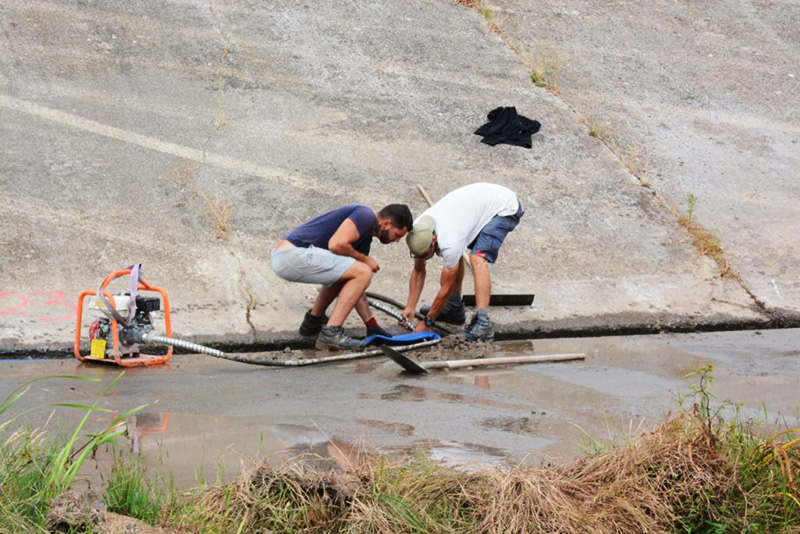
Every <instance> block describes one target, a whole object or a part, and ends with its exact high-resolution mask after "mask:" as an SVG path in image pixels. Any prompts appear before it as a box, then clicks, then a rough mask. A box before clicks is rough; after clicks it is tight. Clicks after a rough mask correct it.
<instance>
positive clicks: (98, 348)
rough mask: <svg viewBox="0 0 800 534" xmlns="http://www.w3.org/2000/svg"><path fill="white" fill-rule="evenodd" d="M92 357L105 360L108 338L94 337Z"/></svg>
mask: <svg viewBox="0 0 800 534" xmlns="http://www.w3.org/2000/svg"><path fill="white" fill-rule="evenodd" d="M89 357H90V358H93V359H95V360H105V358H106V340H105V339H93V340H92V353H91V354H90V355H89Z"/></svg>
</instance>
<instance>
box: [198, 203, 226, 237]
mask: <svg viewBox="0 0 800 534" xmlns="http://www.w3.org/2000/svg"><path fill="white" fill-rule="evenodd" d="M201 196H202V197H203V200H204V201H205V202H206V207H207V208H208V212H209V214H210V215H211V218H212V220H213V222H214V232H215V233H216V235H217V239H228V237H229V236H230V232H231V227H230V221H231V212H232V208H231V199H230V198H229V197H227V196H220V195H214V196H213V197H212V196H211V195H209V194H208V193H201Z"/></svg>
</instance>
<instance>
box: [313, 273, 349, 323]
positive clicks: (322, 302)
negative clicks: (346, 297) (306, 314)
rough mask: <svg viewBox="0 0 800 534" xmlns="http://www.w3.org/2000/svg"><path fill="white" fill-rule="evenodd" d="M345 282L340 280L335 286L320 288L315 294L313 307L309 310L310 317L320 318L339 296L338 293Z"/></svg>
mask: <svg viewBox="0 0 800 534" xmlns="http://www.w3.org/2000/svg"><path fill="white" fill-rule="evenodd" d="M344 283H345V280H344V279H342V278H340V279H339V280H338V281H337V282H336V283H335V284H332V285H330V286H322V289H320V290H319V293H317V298H316V300H315V301H314V306H313V307H312V308H311V315H316V316H317V317H321V316H322V315H324V314H325V312H326V311H328V307H329V306H330V305H331V302H333V300H334V299H335V298H336V297H338V296H339V292H340V291H341V290H342V287H343V286H344Z"/></svg>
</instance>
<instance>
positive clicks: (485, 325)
mask: <svg viewBox="0 0 800 534" xmlns="http://www.w3.org/2000/svg"><path fill="white" fill-rule="evenodd" d="M464 337H465V338H466V340H467V341H494V328H492V321H491V319H489V318H488V317H487V318H485V319H481V318H480V317H478V316H477V315H473V316H472V320H471V321H470V322H469V326H467V329H466V331H465V332H464Z"/></svg>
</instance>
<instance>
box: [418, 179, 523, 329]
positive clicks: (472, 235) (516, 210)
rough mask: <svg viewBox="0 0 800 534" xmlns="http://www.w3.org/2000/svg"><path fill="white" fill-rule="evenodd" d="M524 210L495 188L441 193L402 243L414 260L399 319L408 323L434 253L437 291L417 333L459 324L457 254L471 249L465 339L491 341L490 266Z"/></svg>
mask: <svg viewBox="0 0 800 534" xmlns="http://www.w3.org/2000/svg"><path fill="white" fill-rule="evenodd" d="M524 213H525V212H524V211H523V210H522V205H521V204H520V202H519V199H517V195H516V194H515V193H514V192H513V191H512V190H510V189H508V188H507V187H503V186H502V185H497V184H489V183H484V182H480V183H476V184H471V185H466V186H464V187H460V188H458V189H456V190H455V191H452V192H450V193H448V194H447V195H445V197H444V198H442V199H441V200H440V201H439V202H437V203H435V204H434V205H433V206H431V207H430V208H428V209H427V210H426V211H425V212H424V213H423V214H422V215H420V217H419V218H418V219H417V220H416V221H414V228H413V229H412V230H411V231H410V232H409V233H408V235H407V236H406V243H407V244H408V249H409V251H410V252H411V256H412V257H413V258H414V269H413V270H412V271H411V277H410V280H409V288H408V300H407V301H406V307H405V309H404V310H403V316H404V317H405V318H406V319H408V320H409V321H410V320H412V319H413V318H414V315H415V309H416V306H417V302H418V301H419V296H420V294H421V293H422V288H423V287H424V285H425V275H426V271H425V265H426V262H427V261H428V260H429V259H431V258H432V257H433V256H434V254H435V255H438V256H441V258H442V259H443V260H444V268H443V269H442V275H441V279H440V287H439V292H438V293H437V294H436V297H435V298H434V300H433V303H432V304H431V306H430V307H423V309H422V310H420V311H421V312H422V313H423V314H425V315H426V317H425V320H424V321H420V323H419V324H418V325H417V328H416V329H417V330H418V331H420V330H427V329H428V328H430V326H431V325H433V322H434V321H437V320H438V321H441V322H447V323H451V324H464V322H465V320H466V316H465V313H464V303H463V302H462V300H461V286H462V284H463V282H464V269H465V263H464V260H463V259H462V254H463V253H464V252H466V251H467V250H469V251H470V254H469V262H470V265H471V266H472V272H473V276H474V278H475V315H473V317H472V320H471V321H470V324H469V326H467V330H466V334H465V336H466V338H467V339H468V340H470V341H478V340H482V341H487V340H492V339H494V329H493V328H492V323H491V321H490V320H489V297H490V296H491V293H492V282H491V278H490V277H489V264H490V263H494V262H495V260H497V255H498V251H499V250H500V246H501V245H502V244H503V240H504V239H505V237H506V235H507V234H508V233H509V232H511V231H512V230H514V228H515V227H516V226H517V224H518V223H519V220H520V218H521V217H522V215H523V214H524Z"/></svg>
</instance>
